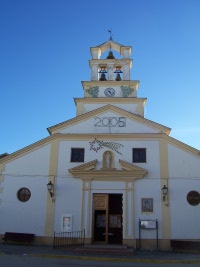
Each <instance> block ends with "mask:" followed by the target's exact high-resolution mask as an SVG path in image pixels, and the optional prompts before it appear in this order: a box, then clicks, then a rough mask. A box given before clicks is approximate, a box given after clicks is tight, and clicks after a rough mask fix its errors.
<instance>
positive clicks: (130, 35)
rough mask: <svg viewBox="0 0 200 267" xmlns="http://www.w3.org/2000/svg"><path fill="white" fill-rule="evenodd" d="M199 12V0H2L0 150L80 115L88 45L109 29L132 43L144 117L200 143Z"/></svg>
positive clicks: (100, 39) (199, 146) (179, 136)
mask: <svg viewBox="0 0 200 267" xmlns="http://www.w3.org/2000/svg"><path fill="white" fill-rule="evenodd" d="M199 14H200V1H199V0H123V1H120V0H115V1H114V0H109V1H105V0H101V1H97V0H84V1H82V0H73V1H68V0H17V1H16V0H1V1H0V40H1V42H0V96H1V97H0V99H1V114H2V116H1V130H0V154H2V153H4V152H7V153H12V152H14V151H16V150H19V149H21V148H23V147H25V146H28V145H30V144H32V143H34V142H36V141H39V140H40V139H43V138H45V137H47V136H48V132H47V130H46V128H47V127H50V126H53V125H55V124H57V123H60V122H63V121H65V120H68V119H70V118H72V117H75V114H76V108H75V105H74V100H73V98H74V97H83V89H82V86H81V81H87V80H90V69H89V64H88V60H89V59H90V58H91V56H90V47H91V46H96V45H99V44H101V43H103V42H105V41H107V40H108V39H109V33H108V29H112V31H113V34H114V36H113V39H114V41H116V42H119V43H121V44H123V45H130V46H132V48H133V49H132V58H133V60H134V63H133V68H132V71H131V79H133V80H140V88H139V90H138V97H147V105H146V112H145V117H146V118H147V119H150V120H153V121H155V122H157V123H160V124H163V125H165V126H167V127H170V128H172V131H171V134H170V136H172V137H174V138H176V139H178V140H180V141H181V142H184V143H186V144H188V145H190V146H193V147H195V148H197V149H200V138H199V136H200V116H199V115H200V109H199V99H200V15H199Z"/></svg>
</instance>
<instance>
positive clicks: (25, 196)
mask: <svg viewBox="0 0 200 267" xmlns="http://www.w3.org/2000/svg"><path fill="white" fill-rule="evenodd" d="M30 197H31V192H30V190H29V189H28V188H21V189H19V191H18V192H17V198H18V199H19V201H21V202H26V201H28V200H29V198H30Z"/></svg>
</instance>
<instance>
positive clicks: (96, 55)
mask: <svg viewBox="0 0 200 267" xmlns="http://www.w3.org/2000/svg"><path fill="white" fill-rule="evenodd" d="M106 50H109V53H108V56H107V57H106V58H105V59H101V56H102V54H103V52H105V51H106ZM112 50H115V51H117V52H118V53H120V55H121V57H122V58H121V59H116V58H115V56H114V55H113V51H112ZM90 51H91V55H92V59H91V60H90V68H91V80H92V81H98V80H99V81H107V80H108V81H114V80H115V81H121V80H124V81H129V80H130V69H131V67H132V59H130V55H131V47H130V46H122V45H120V44H119V43H116V42H114V41H113V40H112V39H110V40H109V41H108V42H106V43H103V44H101V45H99V46H96V47H91V48H90Z"/></svg>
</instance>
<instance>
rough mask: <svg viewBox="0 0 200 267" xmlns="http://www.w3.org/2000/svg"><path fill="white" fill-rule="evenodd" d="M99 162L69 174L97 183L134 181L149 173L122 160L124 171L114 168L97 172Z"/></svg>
mask: <svg viewBox="0 0 200 267" xmlns="http://www.w3.org/2000/svg"><path fill="white" fill-rule="evenodd" d="M97 162H98V161H97V160H93V161H90V162H87V163H84V164H81V165H79V166H76V167H74V168H71V169H69V170H68V171H69V173H71V175H72V176H73V177H74V178H79V179H82V180H84V181H85V180H86V179H88V178H90V179H91V180H95V181H127V179H128V181H129V180H130V181H133V180H135V179H138V178H143V177H144V176H145V174H146V173H147V171H146V170H145V169H142V168H140V167H137V166H135V165H132V164H130V163H128V162H125V161H123V160H120V161H119V162H120V164H121V165H122V168H123V169H122V170H116V169H114V168H103V169H100V170H95V166H96V164H97Z"/></svg>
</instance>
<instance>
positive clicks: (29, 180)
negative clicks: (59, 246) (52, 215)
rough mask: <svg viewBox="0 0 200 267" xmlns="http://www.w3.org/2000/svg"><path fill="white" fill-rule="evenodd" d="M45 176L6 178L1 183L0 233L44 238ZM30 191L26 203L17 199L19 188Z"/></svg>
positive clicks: (46, 181) (46, 180)
mask: <svg viewBox="0 0 200 267" xmlns="http://www.w3.org/2000/svg"><path fill="white" fill-rule="evenodd" d="M47 183H48V179H47V177H46V176H9V175H8V176H6V177H5V178H4V181H3V182H2V186H3V192H2V194H1V205H0V218H1V219H0V233H1V234H3V233H5V232H21V233H33V234H35V235H37V236H44V229H45V214H46V198H47V186H46V185H47ZM22 187H26V188H28V189H29V190H30V191H31V197H30V199H29V201H27V202H21V201H19V200H18V198H17V192H18V190H19V189H20V188H22Z"/></svg>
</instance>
